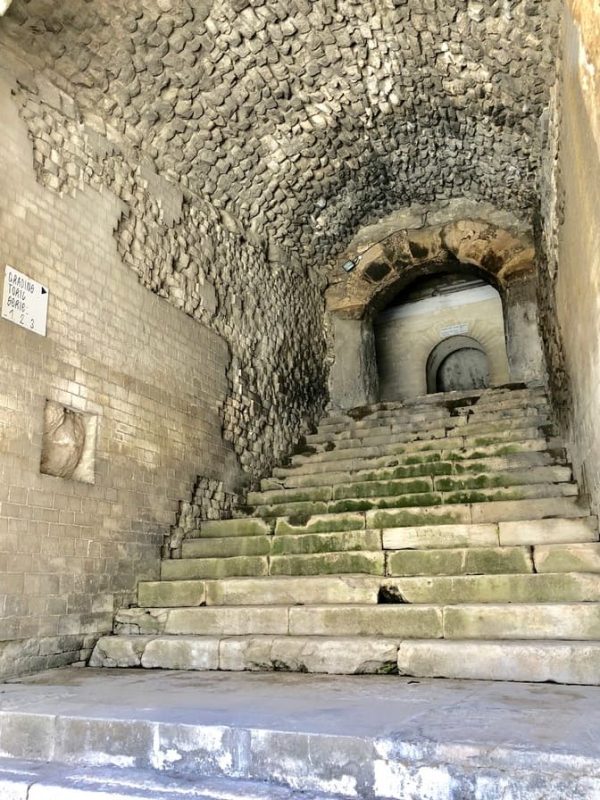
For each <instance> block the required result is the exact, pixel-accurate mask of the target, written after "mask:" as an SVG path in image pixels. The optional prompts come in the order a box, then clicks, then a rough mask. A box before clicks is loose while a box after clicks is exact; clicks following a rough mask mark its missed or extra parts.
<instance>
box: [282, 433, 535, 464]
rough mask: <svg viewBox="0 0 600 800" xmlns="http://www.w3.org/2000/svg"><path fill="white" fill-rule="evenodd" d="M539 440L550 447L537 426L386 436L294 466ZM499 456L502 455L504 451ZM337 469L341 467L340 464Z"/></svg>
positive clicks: (295, 460)
mask: <svg viewBox="0 0 600 800" xmlns="http://www.w3.org/2000/svg"><path fill="white" fill-rule="evenodd" d="M529 441H538V442H540V443H545V444H547V442H548V437H547V436H544V434H543V433H542V432H541V431H540V429H538V428H536V427H526V428H516V429H514V430H512V429H511V428H508V429H505V430H503V431H496V432H494V433H490V434H489V435H487V436H486V435H476V434H473V435H469V434H466V433H465V434H464V435H463V433H460V432H458V433H457V432H454V431H453V435H452V436H446V435H445V431H440V435H439V436H438V437H435V438H434V437H431V436H427V437H426V438H423V439H408V438H405V441H401V440H400V439H399V440H397V441H394V440H391V441H390V437H385V438H384V440H383V441H382V442H381V443H378V444H375V445H367V444H359V443H357V444H356V445H355V446H354V447H346V448H331V449H325V450H323V451H321V452H316V451H314V452H306V453H300V454H298V455H294V456H292V458H291V464H292V466H300V465H302V464H306V463H308V462H310V464H311V465H314V464H318V463H320V462H325V463H329V462H334V463H335V462H339V461H348V460H349V459H358V458H362V459H365V458H376V457H378V456H386V455H402V454H403V453H413V452H422V451H425V452H427V451H434V450H438V451H442V450H475V451H477V450H479V449H480V448H483V447H493V446H495V447H499V448H501V447H502V446H507V445H510V444H512V445H514V446H516V447H517V448H518V446H519V443H521V442H529ZM499 455H502V453H501V452H500V453H499ZM336 468H339V467H338V466H337V465H336Z"/></svg>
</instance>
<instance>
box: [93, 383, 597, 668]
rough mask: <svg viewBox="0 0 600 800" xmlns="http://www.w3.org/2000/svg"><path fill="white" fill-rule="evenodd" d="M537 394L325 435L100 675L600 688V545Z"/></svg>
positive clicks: (186, 559)
mask: <svg viewBox="0 0 600 800" xmlns="http://www.w3.org/2000/svg"><path fill="white" fill-rule="evenodd" d="M549 414H550V412H549V407H548V402H547V398H546V396H545V393H544V390H543V389H541V388H526V387H501V388H497V389H492V390H486V391H482V392H462V393H456V392H455V393H450V394H444V395H428V396H426V397H422V398H419V399H417V400H416V401H413V402H410V403H383V404H378V405H375V406H371V407H368V408H364V409H356V410H355V411H354V412H351V413H349V414H347V415H338V416H330V417H328V418H326V419H325V420H323V422H322V424H321V426H320V428H319V431H318V432H317V433H316V434H314V435H312V436H309V437H308V439H307V442H306V444H305V446H304V448H303V450H302V452H299V453H298V454H297V455H294V456H293V457H292V458H291V462H290V464H289V465H288V466H285V467H281V468H278V469H276V470H275V471H274V474H273V477H272V478H270V479H268V480H264V481H263V482H262V486H261V491H260V492H254V493H251V494H250V495H249V496H248V507H247V508H246V509H244V510H243V511H242V510H240V512H239V516H238V518H236V519H230V520H221V521H211V522H206V523H203V524H202V528H201V530H200V531H198V532H197V534H196V535H195V536H193V537H192V538H188V539H187V540H186V541H184V543H183V547H182V554H181V555H182V557H181V558H178V559H172V560H165V561H163V562H162V569H161V580H160V581H152V582H142V583H140V585H139V590H138V603H139V606H138V607H136V608H129V609H123V610H122V611H120V612H119V613H118V614H117V615H116V617H115V624H114V633H115V635H113V636H107V637H103V638H102V639H100V640H99V642H98V644H97V646H96V648H95V650H94V653H93V655H92V658H91V661H90V664H91V666H105V667H132V666H142V667H147V668H167V669H191V670H217V669H219V670H232V671H239V670H286V671H297V672H321V673H337V674H362V673H379V674H382V673H393V674H401V675H409V676H420V677H449V678H475V679H492V680H516V681H553V682H558V683H576V684H600V575H599V574H598V573H600V544H599V542H598V526H597V520H596V518H595V517H593V516H591V515H590V510H589V506H588V504H587V502H586V499H585V498H584V497H581V496H580V495H579V492H578V487H577V484H576V483H575V482H574V481H573V479H572V473H571V469H570V466H569V465H568V462H567V456H566V453H565V450H564V447H563V446H562V444H561V442H560V441H559V440H558V439H557V438H556V437H555V435H554V433H555V432H554V429H553V426H552V423H551V422H550V419H549Z"/></svg>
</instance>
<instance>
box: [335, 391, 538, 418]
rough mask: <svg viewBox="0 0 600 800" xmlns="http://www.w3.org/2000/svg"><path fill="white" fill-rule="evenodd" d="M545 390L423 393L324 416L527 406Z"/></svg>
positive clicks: (361, 416) (367, 415)
mask: <svg viewBox="0 0 600 800" xmlns="http://www.w3.org/2000/svg"><path fill="white" fill-rule="evenodd" d="M546 399H547V398H546V392H545V390H544V388H543V387H538V388H535V389H512V390H511V389H507V390H494V389H492V390H483V391H481V392H472V391H466V392H446V393H438V394H430V395H424V396H422V397H418V398H415V399H414V400H410V401H402V400H398V401H391V402H384V403H375V404H372V405H370V406H364V407H361V408H356V409H351V410H350V411H348V412H346V413H344V414H332V415H330V416H328V417H326V418H325V420H324V422H325V423H327V424H333V425H336V424H344V423H348V422H350V423H351V422H355V421H357V420H363V419H366V418H367V417H371V416H374V415H377V414H387V413H392V414H393V413H395V412H398V411H400V412H402V411H405V412H406V413H411V411H412V412H414V413H427V412H428V411H429V410H432V411H433V410H434V409H435V408H436V407H437V408H443V409H448V408H449V407H450V408H453V409H457V408H462V407H475V406H477V407H478V408H484V407H485V408H487V409H488V410H490V411H497V410H501V409H504V408H512V407H514V406H520V405H523V406H529V405H533V404H535V403H536V401H542V402H543V401H545V400H546Z"/></svg>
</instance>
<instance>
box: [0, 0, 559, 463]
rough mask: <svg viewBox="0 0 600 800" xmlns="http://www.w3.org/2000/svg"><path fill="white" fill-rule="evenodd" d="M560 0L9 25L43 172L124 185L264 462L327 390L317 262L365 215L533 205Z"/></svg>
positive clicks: (262, 9)
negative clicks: (215, 353)
mask: <svg viewBox="0 0 600 800" xmlns="http://www.w3.org/2000/svg"><path fill="white" fill-rule="evenodd" d="M557 11H558V4H557V3H556V2H554V1H553V0H550V1H549V0H488V1H487V2H480V1H479V0H410V1H409V0H315V1H313V2H309V0H285V1H284V0H219V2H218V3H213V2H210V0H193V1H190V0H142V1H140V0H128V2H127V3H123V2H121V1H120V0H119V1H118V2H117V0H97V2H86V1H85V0H69V1H68V2H61V3H51V2H48V0H15V1H14V2H13V4H12V5H11V7H10V9H9V11H8V12H7V15H6V17H5V18H4V19H3V21H2V24H1V26H0V37H1V38H0V44H2V43H5V44H7V45H8V46H10V47H12V48H14V49H15V50H18V51H19V52H20V53H25V54H26V55H27V59H28V61H29V66H30V67H31V68H32V69H33V70H34V72H35V78H34V79H31V78H27V77H24V76H22V77H21V80H20V83H19V89H18V100H19V102H20V105H21V114H22V117H23V118H24V119H25V120H26V121H27V124H28V126H29V130H30V134H31V137H32V139H33V142H34V150H35V159H36V167H37V171H38V176H39V179H40V180H41V181H42V182H43V183H44V184H45V185H47V186H48V187H50V188H51V189H54V190H56V191H61V192H63V191H71V190H72V189H73V188H75V187H76V186H78V185H80V184H81V183H82V182H88V183H91V184H92V185H94V186H97V187H99V188H100V187H103V186H106V187H109V188H110V189H111V190H112V191H114V192H115V193H116V194H117V195H118V196H119V197H120V199H121V200H122V201H123V204H124V210H123V215H122V218H121V222H120V225H119V226H118V229H117V231H116V232H115V235H116V237H117V241H118V245H119V250H120V253H121V255H122V258H123V260H124V262H125V263H126V264H128V265H129V266H131V267H132V268H133V269H134V270H136V272H137V273H138V275H139V278H140V280H141V281H142V283H143V284H144V285H146V286H147V287H148V288H149V289H151V290H152V291H154V292H157V293H158V294H159V295H161V296H163V297H166V298H167V299H168V300H169V301H170V302H172V303H174V304H175V305H176V306H178V307H180V308H182V309H183V310H184V311H185V312H186V313H188V314H190V315H192V316H193V317H194V318H196V319H198V320H199V321H201V322H203V323H206V324H207V325H209V326H211V327H213V328H214V329H215V330H216V331H217V332H218V333H219V334H221V335H222V336H223V337H224V338H225V339H226V340H227V342H228V343H229V346H230V348H231V366H230V370H229V380H230V387H231V391H230V395H229V398H228V400H227V403H226V405H225V409H224V433H225V438H226V439H228V440H229V441H232V442H233V445H234V448H235V450H236V452H237V454H238V456H239V458H240V461H241V464H242V467H243V468H244V469H245V470H246V472H248V473H250V474H251V475H253V476H257V475H259V474H263V473H265V472H266V471H267V470H268V468H269V467H270V466H271V465H272V463H273V462H274V461H276V460H277V459H278V458H280V457H281V455H282V454H283V453H285V452H286V451H287V450H288V449H289V447H290V445H291V443H292V442H293V441H294V439H296V438H297V437H298V435H299V433H300V432H302V430H303V429H305V428H306V426H307V425H310V424H311V423H313V422H314V421H315V420H316V419H317V418H318V416H319V415H320V413H321V410H322V408H323V405H324V403H325V401H326V396H325V395H326V389H325V385H326V381H325V377H326V376H325V358H324V354H325V341H324V336H323V325H322V310H323V306H322V290H323V288H324V277H323V272H322V271H321V270H320V268H321V267H323V266H324V265H327V264H331V262H332V259H334V258H335V256H336V254H338V253H340V252H341V251H342V250H343V248H344V246H346V245H347V243H348V241H349V239H350V238H351V236H352V234H353V233H354V232H355V231H356V230H357V229H358V228H359V227H360V226H361V225H363V224H367V223H369V222H373V221H374V220H377V219H378V218H380V217H381V216H382V215H385V214H388V213H390V212H391V211H393V210H395V209H397V208H400V207H405V206H409V205H411V204H414V203H422V204H431V203H434V202H439V201H440V200H444V199H449V198H454V197H461V198H462V197H468V198H470V199H472V200H475V201H481V202H489V203H492V204H494V205H495V206H496V207H498V208H500V209H504V210H507V211H511V212H513V213H514V214H517V215H519V216H520V217H522V218H526V219H528V220H530V219H531V218H532V217H533V215H534V212H535V210H536V208H537V206H538V179H539V174H538V173H539V170H538V167H539V162H540V157H541V144H542V140H543V137H542V127H543V126H542V120H543V118H544V115H545V110H546V108H547V105H548V102H549V93H550V87H551V86H552V85H553V83H554V80H555V49H554V43H555V41H556V40H557V35H556V33H557V25H558V22H557ZM57 87H58V88H57ZM164 179H166V180H164ZM159 180H160V181H162V183H161V195H162V198H163V199H162V200H161V201H160V202H159V201H157V200H156V198H155V193H154V192H153V185H154V184H155V183H156V182H157V181H159ZM165 186H166V187H167V188H166V189H165ZM169 193H170V199H167V200H166V201H165V200H164V197H165V195H169Z"/></svg>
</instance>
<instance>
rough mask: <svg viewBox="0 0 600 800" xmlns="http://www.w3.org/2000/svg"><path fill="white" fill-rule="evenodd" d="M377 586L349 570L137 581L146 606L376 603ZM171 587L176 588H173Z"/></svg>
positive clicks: (378, 581) (378, 583)
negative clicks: (209, 579) (212, 578)
mask: <svg viewBox="0 0 600 800" xmlns="http://www.w3.org/2000/svg"><path fill="white" fill-rule="evenodd" d="M380 586H381V578H378V577H371V576H367V575H351V574H348V575H319V576H316V577H312V576H303V577H289V576H283V575H277V576H270V577H265V578H228V579H223V580H219V581H202V580H198V581H147V582H144V583H140V591H139V605H140V606H142V607H145V608H178V607H183V606H190V607H193V606H204V605H207V606H248V605H284V606H285V605H305V604H307V603H317V604H319V605H328V604H330V603H334V604H339V603H359V604H362V605H366V604H373V605H376V604H377V602H378V593H379V588H380ZM171 587H173V588H171ZM174 587H179V589H178V590H175V588H174ZM142 599H143V600H144V602H142ZM161 600H166V601H167V602H161ZM137 613H138V611H136V612H135V614H137Z"/></svg>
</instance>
